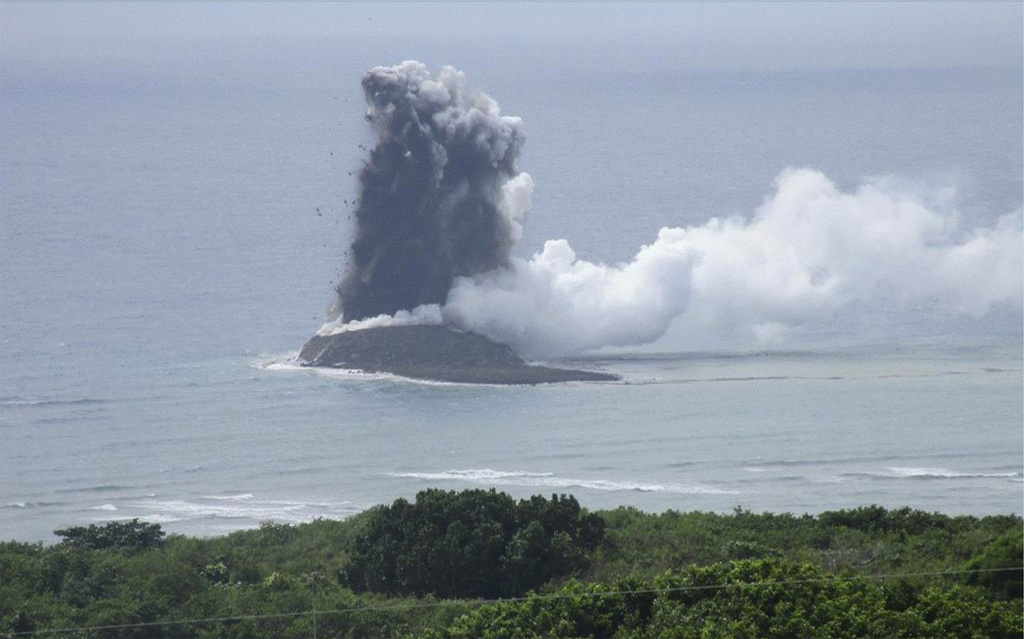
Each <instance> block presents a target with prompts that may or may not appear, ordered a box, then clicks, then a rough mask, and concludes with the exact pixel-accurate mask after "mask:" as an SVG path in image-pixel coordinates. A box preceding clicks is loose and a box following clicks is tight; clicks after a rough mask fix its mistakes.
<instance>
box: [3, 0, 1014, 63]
mask: <svg viewBox="0 0 1024 639" xmlns="http://www.w3.org/2000/svg"><path fill="white" fill-rule="evenodd" d="M1022 25H1024V10H1022V4H1021V3H1019V2H1004V3H983V2H971V3H956V2H940V3H923V2H908V3H885V2H864V3H827V2H808V3H803V2H796V3H741V2H721V3H655V4H640V3H597V4H575V3H574V4H568V3H513V4H500V3H446V4H435V3H417V4H408V3H392V4H364V3H351V4H331V3H159V2H143V3H134V4H127V3H10V2H5V3H0V59H7V60H27V61H42V62H53V61H58V62H59V61H63V60H68V61H76V60H78V61H81V60H103V59H110V58H119V57H120V58H123V57H131V58H137V57H145V56H147V55H151V54H155V53H159V52H161V51H166V50H168V49H181V48H183V47H189V46H193V45H203V46H209V45H211V44H229V43H231V42H235V41H253V40H255V41H260V40H281V41H288V40H293V41H296V40H300V39H321V40H328V41H331V40H337V41H339V42H346V41H347V42H351V43H356V42H372V41H379V40H381V39H388V40H393V39H400V38H418V39H427V40H436V41H444V42H447V43H449V44H454V43H457V42H458V40H459V39H467V40H469V39H472V40H473V41H474V42H476V43H479V42H480V41H484V42H486V41H491V42H493V43H494V44H495V47H498V48H502V47H504V48H509V50H515V47H516V46H522V45H529V44H530V43H551V42H557V43H559V44H560V45H562V46H564V47H565V49H567V50H568V49H577V50H585V51H592V52H601V51H610V52H627V53H628V54H629V55H631V56H641V57H642V55H643V53H644V51H645V50H650V49H659V50H664V49H666V48H668V49H670V50H672V51H673V52H674V53H675V54H676V55H677V56H678V57H679V60H680V66H683V67H693V68H712V69H713V68H736V69H759V68H776V69H788V68H920V67H978V66H986V67H987V66H996V67H1018V66H1021V63H1022V55H1024V51H1022Z"/></svg>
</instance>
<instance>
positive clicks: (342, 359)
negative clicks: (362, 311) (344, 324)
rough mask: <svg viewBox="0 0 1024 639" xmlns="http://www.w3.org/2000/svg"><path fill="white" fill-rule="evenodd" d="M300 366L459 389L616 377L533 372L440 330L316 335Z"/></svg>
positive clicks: (486, 344) (502, 349)
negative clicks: (388, 375)
mask: <svg viewBox="0 0 1024 639" xmlns="http://www.w3.org/2000/svg"><path fill="white" fill-rule="evenodd" d="M299 360H300V361H301V363H302V365H303V366H319V367H325V368H343V369H350V370H360V371H364V372H367V373H391V374H393V375H399V376H401V377H409V378H412V379H424V380H432V381H439V382H456V383H463V384H550V383H554V382H576V381H586V382H605V381H615V380H618V379H619V377H618V376H616V375H609V374H607V373H598V372H594V371H583V370H570V369H563V368H550V367H548V366H534V365H531V364H527V363H526V362H524V361H523V360H522V359H520V358H519V357H518V356H517V355H516V354H515V353H514V352H513V351H512V349H511V348H509V347H508V346H505V345H504V344H498V343H497V342H492V341H491V340H489V339H487V338H486V337H483V336H481V335H477V334H475V333H463V332H459V331H455V330H452V329H449V328H446V327H444V326H422V325H421V326H389V327H383V328H367V329H362V330H355V331H346V332H343V333H337V334H335V335H317V336H315V337H313V339H311V340H309V341H308V342H306V344H305V346H303V347H302V352H301V353H299Z"/></svg>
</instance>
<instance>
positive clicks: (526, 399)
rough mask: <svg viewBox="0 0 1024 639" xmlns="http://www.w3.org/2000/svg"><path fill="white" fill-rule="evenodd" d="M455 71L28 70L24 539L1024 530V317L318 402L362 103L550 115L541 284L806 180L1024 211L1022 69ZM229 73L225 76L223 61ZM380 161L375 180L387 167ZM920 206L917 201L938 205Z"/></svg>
mask: <svg viewBox="0 0 1024 639" xmlns="http://www.w3.org/2000/svg"><path fill="white" fill-rule="evenodd" d="M477 53H479V52H478V51H473V50H471V48H470V50H467V51H457V50H455V49H454V48H451V47H449V48H445V47H438V46H435V47H433V48H431V47H430V46H426V45H424V46H423V47H422V48H417V47H415V46H411V45H408V46H404V47H398V46H397V45H388V46H386V47H384V46H381V47H378V48H377V49H373V48H360V47H357V46H351V47H347V48H346V47H335V46H333V45H332V46H328V43H325V42H321V41H315V42H303V43H288V46H285V45H281V46H277V47H274V46H271V47H266V46H258V47H257V46H241V45H239V46H237V47H234V48H232V47H226V46H225V47H222V46H220V45H214V44H211V45H208V47H207V48H206V49H201V50H200V51H199V52H198V53H197V54H196V55H195V56H193V55H184V54H182V55H180V56H177V57H171V58H161V57H159V56H155V57H153V58H145V59H140V60H135V59H131V60H123V59H115V60H113V61H111V60H101V61H93V62H89V61H82V60H77V61H70V62H67V63H63V64H57V63H52V62H49V63H46V62H33V61H30V60H24V59H6V60H3V61H2V65H0V74H2V76H3V82H0V111H2V113H3V117H2V118H0V148H2V149H3V152H2V153H0V185H2V187H0V304H2V306H0V538H2V539H17V540H25V541H35V540H42V541H53V540H54V539H55V538H54V537H53V536H52V531H53V530H55V529H57V528H61V527H65V526H69V525H85V524H90V523H97V522H104V521H112V520H119V519H126V518H133V517H139V518H142V519H144V520H146V521H151V522H158V523H160V524H161V525H163V526H164V528H165V529H166V530H168V531H170V532H180V533H187V534H199V535H213V534H223V533H226V532H229V531H232V530H238V529H242V528H249V527H254V526H257V525H258V524H259V523H260V522H261V521H267V520H274V521H282V522H301V521H310V520H312V519H313V518H316V517H329V518H337V517H345V516H347V515H351V514H353V513H356V512H359V511H361V510H363V509H365V508H368V507H370V506H373V505H375V504H379V503H385V502H390V501H391V500H393V499H396V498H398V497H406V498H411V497H413V496H414V495H415V493H416V492H417V491H418V490H422V489H424V488H427V487H443V488H451V489H462V488H489V487H494V488H497V489H499V490H504V491H508V492H510V493H512V494H513V495H516V496H520V497H523V496H528V495H531V494H537V493H541V494H550V493H555V492H557V493H571V494H574V495H576V496H577V498H578V499H579V500H580V501H581V503H582V504H583V505H584V506H586V507H588V508H612V507H616V506H635V507H638V508H642V509H644V510H649V511H662V510H665V509H669V508H672V509H676V510H710V511H729V510H731V509H733V508H735V507H742V508H745V509H749V510H754V511H763V510H770V511H787V512H794V513H804V512H809V513H818V512H822V511H824V510H829V509H835V508H845V507H855V506H860V505H867V504H873V503H877V504H882V505H885V506H893V507H898V506H911V507H914V508H922V509H925V510H929V511H933V510H934V511H941V512H945V513H951V514H974V515H985V514H995V513H1018V514H1019V513H1021V511H1022V498H1024V484H1022V479H1024V477H1022V462H1024V445H1022V435H1021V433H1022V430H1021V427H1022V423H1024V401H1022V400H1024V397H1022V388H1024V379H1022V374H1024V371H1022V369H1024V366H1022V338H1021V312H1020V309H1019V308H1006V307H1002V308H998V307H997V308H995V309H994V310H992V311H991V312H989V313H988V314H986V315H985V316H983V317H980V318H970V317H966V318H965V317H963V316H958V315H949V316H946V315H942V314H936V313H935V312H934V309H932V308H929V307H927V306H924V307H921V308H914V307H909V308H901V309H899V310H892V309H886V308H881V307H880V308H870V305H868V307H869V308H866V309H865V308H859V309H856V313H854V311H851V315H856V317H843V318H835V317H831V318H827V319H824V320H822V319H821V318H818V319H816V320H815V321H813V322H810V323H808V324H807V325H804V326H802V328H801V331H800V332H799V334H798V335H797V336H796V337H794V338H793V339H791V340H782V341H779V342H771V343H767V344H762V343H756V342H751V341H749V340H746V341H744V340H731V339H730V338H728V336H723V335H719V334H702V333H694V332H693V331H684V330H682V329H679V328H678V327H677V329H676V330H672V331H670V332H669V335H668V336H667V337H666V338H664V339H662V340H660V341H658V342H656V343H654V344H651V345H646V346H643V347H635V348H630V347H623V348H617V349H605V350H601V351H598V352H597V353H590V354H585V355H583V356H580V357H578V358H577V359H575V360H572V361H570V362H568V363H569V364H575V365H582V366H589V367H595V368H599V369H602V370H607V371H610V372H615V373H619V374H621V375H623V378H624V381H623V382H621V383H612V384H585V383H583V384H565V385H553V386H542V387H526V388H518V387H517V388H496V387H486V386H458V385H445V384H432V383H423V382H411V381H407V380H400V379H393V378H389V377H387V376H380V375H360V374H346V373H340V372H317V371H310V370H308V369H301V368H299V367H297V366H295V365H294V364H293V363H292V361H291V359H290V358H291V357H293V356H294V354H295V352H296V351H297V350H298V349H299V347H300V346H301V345H302V343H303V342H304V341H305V340H306V339H308V338H309V337H310V336H312V335H313V334H314V332H315V331H316V330H317V329H318V328H319V326H320V325H321V324H322V323H323V322H324V321H325V320H326V309H327V307H328V306H329V305H330V303H331V302H332V300H333V296H334V290H333V287H334V285H335V284H336V283H337V281H338V279H339V277H340V274H341V272H342V268H343V266H344V259H345V254H346V253H345V252H346V250H347V248H348V243H349V241H350V239H351V234H352V222H351V211H352V202H353V201H354V199H355V197H356V180H355V177H354V173H355V172H356V171H358V168H359V166H360V163H361V161H362V158H363V157H365V153H366V151H365V148H366V147H369V146H371V145H372V143H373V138H372V133H371V131H369V130H368V128H367V126H366V124H365V122H364V118H363V114H364V108H365V107H364V104H363V98H362V94H361V90H360V87H359V80H360V77H361V76H362V73H363V72H364V71H365V70H366V69H367V68H368V67H369V66H372V65H375V64H390V63H396V62H398V61H400V60H401V59H403V58H413V57H417V58H421V59H423V61H424V62H427V63H428V64H429V65H430V66H431V67H432V68H437V67H438V66H439V65H440V64H443V63H452V64H454V65H456V66H458V67H459V68H460V69H463V70H464V71H466V73H467V76H468V78H469V82H470V83H471V84H472V85H473V86H476V87H479V88H480V89H482V90H485V91H487V92H488V93H490V94H491V95H492V96H493V97H494V98H495V99H496V100H498V102H500V104H501V106H502V111H503V113H507V114H511V115H518V116H521V117H522V118H523V120H524V122H525V126H526V130H527V135H528V141H527V143H526V147H525V150H524V152H523V156H522V161H521V163H520V168H521V169H523V170H525V171H528V172H529V173H530V174H531V175H532V176H533V179H534V180H535V182H536V189H535V191H534V195H533V208H532V210H531V212H530V214H529V217H528V219H527V222H526V227H525V232H524V236H523V239H522V241H521V242H520V244H519V246H518V248H517V249H516V253H517V255H519V256H521V257H529V256H530V255H531V254H533V253H534V252H536V251H538V250H540V248H541V246H542V245H543V242H544V240H546V239H552V238H565V239H568V240H570V241H571V242H572V246H573V248H574V249H575V251H576V253H577V254H578V255H579V256H581V257H584V258H585V259H588V260H591V261H600V262H608V263H618V262H624V261H628V260H630V259H631V258H632V257H633V255H634V254H635V253H636V252H637V250H638V248H639V247H640V246H641V245H644V244H650V243H651V242H652V241H653V240H654V238H655V237H656V236H657V233H658V230H659V229H660V228H661V227H664V226H693V225H701V224H704V223H705V222H707V220H709V219H710V218H712V217H724V216H740V217H744V216H746V217H749V216H750V215H751V214H752V213H753V211H754V210H755V209H756V208H757V207H758V206H759V205H760V204H761V203H762V202H764V201H765V199H766V198H767V197H768V196H769V195H770V194H771V192H772V189H773V184H774V181H775V180H776V178H777V176H778V175H779V174H780V173H781V172H782V171H784V170H785V169H787V168H790V167H800V168H810V169H814V170H816V171H821V172H822V173H824V174H825V175H827V176H828V177H829V178H830V179H831V180H833V181H834V182H835V184H836V185H837V186H838V187H840V188H842V189H852V188H854V187H856V185H858V184H860V183H862V182H863V181H864V180H865V179H869V178H872V177H876V176H896V177H897V178H899V179H900V180H904V181H906V182H907V183H908V184H926V185H930V186H937V187H951V188H954V189H955V193H956V195H955V198H956V210H957V211H958V212H959V214H960V217H961V220H960V221H961V224H962V226H963V227H964V228H966V229H970V228H973V227H979V226H989V225H992V224H994V221H995V220H996V219H997V218H998V217H999V216H1001V215H1005V214H1012V213H1015V212H1018V211H1019V210H1020V208H1021V193H1022V190H1024V182H1022V173H1021V167H1022V165H1024V153H1022V140H1024V125H1022V113H1024V100H1022V95H1024V90H1022V88H1024V87H1022V81H1021V72H1020V69H1009V70H1003V69H923V70H913V69H912V70H891V69H882V70H838V71H821V70H816V71H815V70H810V71H796V70H794V71H715V70H693V69H686V68H682V67H680V66H679V65H677V64H675V63H674V62H673V60H671V59H668V58H665V59H648V60H645V61H644V63H643V64H639V65H637V66H636V67H635V68H632V69H631V70H630V71H629V72H628V73H627V72H624V71H623V70H622V69H618V70H615V71H614V72H610V71H609V70H608V69H607V68H606V66H605V65H603V64H602V63H599V62H598V61H596V60H595V61H593V62H591V61H590V60H589V59H588V58H587V57H586V56H578V57H574V58H571V60H570V62H565V63H563V64H548V63H544V64H542V63H541V62H542V56H540V55H533V56H529V55H527V56H524V57H522V58H521V59H509V58H506V57H503V56H499V55H486V54H480V55H477ZM200 57H201V58H203V62H202V64H199V63H198V62H197V61H196V60H197V59H198V58H200ZM361 147H362V148H361ZM907 188H912V187H907Z"/></svg>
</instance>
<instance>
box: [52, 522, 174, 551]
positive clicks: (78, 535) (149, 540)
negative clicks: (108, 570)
mask: <svg viewBox="0 0 1024 639" xmlns="http://www.w3.org/2000/svg"><path fill="white" fill-rule="evenodd" d="M53 534H55V535H57V536H58V537H61V538H62V539H63V542H62V543H65V544H68V545H69V546H75V547H76V548H83V549H85V550H104V549H107V548H119V549H121V550H146V549H147V548H153V547H155V546H158V545H159V544H160V541H161V540H162V539H163V537H164V531H162V530H160V525H159V524H145V523H142V522H140V521H139V520H138V519H133V520H131V521H127V522H117V521H114V522H111V523H109V524H105V525H103V526H100V525H97V524H92V525H90V526H88V527H83V526H74V527H71V528H64V529H62V530H55V531H54V532H53Z"/></svg>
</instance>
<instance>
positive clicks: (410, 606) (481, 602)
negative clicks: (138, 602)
mask: <svg viewBox="0 0 1024 639" xmlns="http://www.w3.org/2000/svg"><path fill="white" fill-rule="evenodd" d="M996 572H1024V566H1018V567H1016V568H974V569H960V570H934V571H927V572H904V573H887V574H880V575H854V576H850V577H817V578H813V579H793V580H787V581H752V582H734V583H719V584H705V585H700V586H675V587H671V588H643V589H637V590H610V591H605V592H581V593H572V594H568V593H558V594H550V595H529V596H525V597H508V598H505V599H472V600H455V599H446V600H442V601H421V602H416V603H407V604H387V605H382V606H355V607H351V608H334V609H330V610H315V609H314V610H303V611H299V612H276V613H266V614H255V615H235V616H225V617H205V618H201V619H175V620H171V621H146V622H139V623H128V624H111V625H103V626H80V627H66V628H53V629H50V630H23V631H20V632H13V633H11V634H10V636H17V637H31V636H39V635H45V634H61V633H67V632H81V631H90V630H127V629H131V628H152V627H156V626H180V625H185V624H190V623H216V622H229V621H254V620H259V619H284V618H294V617H309V616H312V617H313V620H314V622H315V621H316V617H317V616H318V615H321V616H322V615H335V614H344V613H349V612H385V611H404V610H415V609H420V608H438V607H441V606H485V605H488V604H497V603H521V602H526V601H554V600H561V599H574V598H577V597H615V596H619V595H648V594H664V593H673V592H692V591H705V590H724V589H727V588H752V587H760V586H794V585H801V584H804V585H806V584H814V583H836V582H844V581H868V580H885V579H900V578H902V579H906V578H912V577H941V576H952V575H967V574H979V573H996Z"/></svg>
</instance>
